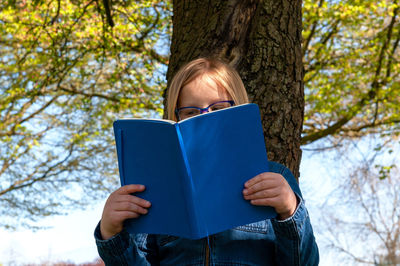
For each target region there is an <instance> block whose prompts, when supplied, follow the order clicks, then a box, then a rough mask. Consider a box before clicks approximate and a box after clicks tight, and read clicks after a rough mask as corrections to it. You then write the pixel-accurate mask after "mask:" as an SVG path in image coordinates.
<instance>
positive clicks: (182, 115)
mask: <svg viewBox="0 0 400 266" xmlns="http://www.w3.org/2000/svg"><path fill="white" fill-rule="evenodd" d="M233 105H235V102H234V101H220V102H216V103H212V104H210V105H209V106H207V107H205V108H199V107H195V106H187V107H182V108H177V109H176V110H175V114H176V117H177V118H178V120H182V119H186V118H189V117H192V116H196V115H199V114H202V113H208V112H212V111H217V110H221V109H224V108H228V107H231V106H233Z"/></svg>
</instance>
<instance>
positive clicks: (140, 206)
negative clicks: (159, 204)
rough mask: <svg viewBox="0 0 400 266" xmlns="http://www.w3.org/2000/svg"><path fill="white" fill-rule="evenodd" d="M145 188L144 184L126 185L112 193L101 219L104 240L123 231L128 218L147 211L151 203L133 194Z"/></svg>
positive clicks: (136, 216)
mask: <svg viewBox="0 0 400 266" xmlns="http://www.w3.org/2000/svg"><path fill="white" fill-rule="evenodd" d="M144 190H145V187H144V186H143V185H126V186H123V187H120V188H119V189H117V190H116V191H114V192H113V193H111V194H110V196H109V197H108V199H107V201H106V204H105V205H104V209H103V215H102V217H101V221H100V232H101V237H102V238H103V239H104V240H107V239H109V238H111V237H112V236H114V235H116V234H118V233H119V232H121V231H122V229H123V227H124V221H125V220H126V219H130V218H138V217H139V216H140V215H142V214H146V213H147V208H149V207H150V206H151V203H150V202H148V201H147V200H144V199H141V198H138V197H136V196H133V195H131V194H132V193H135V192H141V191H144Z"/></svg>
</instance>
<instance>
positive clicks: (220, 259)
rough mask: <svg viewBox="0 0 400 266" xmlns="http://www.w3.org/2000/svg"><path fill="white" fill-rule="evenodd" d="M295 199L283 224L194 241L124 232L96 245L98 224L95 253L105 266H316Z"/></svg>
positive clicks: (274, 166)
mask: <svg viewBox="0 0 400 266" xmlns="http://www.w3.org/2000/svg"><path fill="white" fill-rule="evenodd" d="M268 163H269V169H270V172H275V173H280V174H281V175H283V176H284V177H285V178H286V179H288V178H289V177H290V178H293V175H292V173H291V172H290V171H289V170H288V169H287V168H286V167H284V166H283V165H281V164H278V163H274V162H268ZM299 194H300V195H299ZM296 196H297V197H298V199H299V204H298V206H297V209H296V211H295V213H294V214H293V216H292V217H289V218H288V219H286V220H283V221H280V220H277V219H266V220H263V221H259V222H256V223H252V224H247V225H243V226H239V227H236V228H233V229H230V230H226V231H224V232H221V233H218V234H215V235H211V236H209V237H207V238H203V239H197V240H191V239H185V238H180V237H175V236H168V235H152V234H136V235H132V234H129V233H128V232H127V231H126V230H123V231H122V232H120V233H119V234H117V235H115V236H114V237H112V238H110V239H108V240H102V238H101V234H100V226H99V225H100V224H99V225H98V226H97V227H96V229H95V239H96V245H97V249H98V252H99V255H100V257H101V258H102V259H103V260H104V262H105V263H106V265H221V266H222V265H257V266H258V265H285V266H289V265H318V262H319V253H318V247H317V244H316V242H315V238H314V234H313V230H312V227H311V224H310V218H309V216H308V212H307V209H306V207H305V205H304V200H303V199H302V197H301V192H300V191H298V193H296Z"/></svg>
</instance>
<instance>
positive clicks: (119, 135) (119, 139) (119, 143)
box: [115, 129, 126, 186]
mask: <svg viewBox="0 0 400 266" xmlns="http://www.w3.org/2000/svg"><path fill="white" fill-rule="evenodd" d="M116 133H117V134H115V135H116V144H117V145H116V146H117V150H119V152H117V155H118V162H119V164H120V165H119V167H118V169H119V175H120V177H121V186H124V185H125V184H126V181H125V173H124V169H125V168H124V159H123V153H124V151H123V147H124V145H123V143H122V141H123V137H122V129H118V130H117V132H116Z"/></svg>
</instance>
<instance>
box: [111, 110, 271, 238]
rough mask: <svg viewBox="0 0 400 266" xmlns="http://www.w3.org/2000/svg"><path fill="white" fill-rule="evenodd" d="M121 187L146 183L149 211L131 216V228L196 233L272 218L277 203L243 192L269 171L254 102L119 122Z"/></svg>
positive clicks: (128, 223) (184, 234)
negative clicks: (178, 117) (257, 202)
mask: <svg viewBox="0 0 400 266" xmlns="http://www.w3.org/2000/svg"><path fill="white" fill-rule="evenodd" d="M114 134H115V139H116V146H117V155H118V165H119V173H120V179H121V185H122V186H124V185H127V184H143V185H145V186H146V190H145V191H144V192H140V193H136V194H135V195H137V196H138V197H141V198H143V199H146V200H148V201H150V202H151V204H152V205H151V207H150V208H149V212H148V213H147V214H146V215H142V216H140V217H139V218H137V219H130V220H127V221H126V225H125V226H126V228H127V230H128V231H129V232H131V233H149V234H167V235H174V236H179V237H184V238H190V239H198V238H202V237H206V236H208V235H211V234H215V233H218V232H221V231H225V230H227V229H230V228H234V227H237V226H240V225H244V224H249V223H252V222H256V221H260V220H264V219H267V218H272V217H275V216H276V212H275V210H274V209H273V208H272V207H262V206H253V205H251V204H250V202H249V201H247V200H245V199H244V198H243V194H242V191H243V188H244V183H245V182H246V181H247V180H249V179H251V178H253V177H255V176H256V175H258V174H260V173H262V172H267V171H268V164H267V153H266V149H265V142H264V136H263V130H262V125H261V119H260V113H259V109H258V106H257V105H256V104H244V105H238V106H233V107H230V108H226V109H223V110H219V111H214V112H210V113H206V114H203V115H199V116H195V117H192V118H189V119H185V120H182V121H180V122H174V121H170V120H157V119H123V120H117V121H115V122H114Z"/></svg>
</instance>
